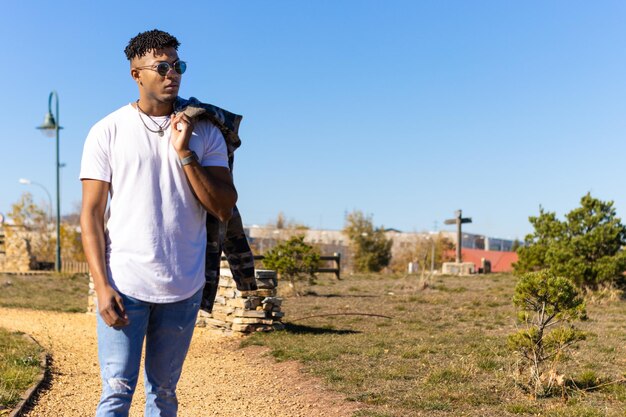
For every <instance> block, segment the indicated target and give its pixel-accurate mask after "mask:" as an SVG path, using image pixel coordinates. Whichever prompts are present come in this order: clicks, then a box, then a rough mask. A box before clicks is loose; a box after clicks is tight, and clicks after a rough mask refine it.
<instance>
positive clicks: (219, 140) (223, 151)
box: [198, 122, 228, 168]
mask: <svg viewBox="0 0 626 417" xmlns="http://www.w3.org/2000/svg"><path fill="white" fill-rule="evenodd" d="M203 128H205V129H206V131H205V134H206V136H205V138H206V140H205V141H204V152H202V155H198V157H199V158H200V165H202V166H203V167H210V166H217V167H225V168H228V150H227V148H226V141H225V140H224V136H223V135H222V132H220V130H219V129H218V128H217V127H215V126H214V125H213V124H211V123H209V122H204V126H203Z"/></svg>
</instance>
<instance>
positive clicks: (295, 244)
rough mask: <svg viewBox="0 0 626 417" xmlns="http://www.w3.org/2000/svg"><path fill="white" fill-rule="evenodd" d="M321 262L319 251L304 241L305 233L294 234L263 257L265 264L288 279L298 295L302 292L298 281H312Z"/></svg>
mask: <svg viewBox="0 0 626 417" xmlns="http://www.w3.org/2000/svg"><path fill="white" fill-rule="evenodd" d="M319 263H320V255H319V253H318V252H317V251H316V250H315V248H313V247H312V246H310V245H308V244H307V243H305V242H304V235H299V236H294V237H292V238H291V239H289V240H287V241H285V242H283V243H281V244H279V245H277V246H275V247H274V248H272V249H271V250H270V251H269V252H267V253H266V254H265V257H264V259H263V266H264V267H265V268H268V269H273V270H275V271H276V272H278V274H279V276H280V277H281V278H286V279H288V280H289V283H290V285H291V287H292V288H293V289H294V291H295V293H296V294H297V295H299V294H300V293H299V292H298V290H297V288H296V281H299V280H304V279H306V280H308V282H309V283H312V282H313V280H314V279H315V272H316V271H317V268H318V267H319Z"/></svg>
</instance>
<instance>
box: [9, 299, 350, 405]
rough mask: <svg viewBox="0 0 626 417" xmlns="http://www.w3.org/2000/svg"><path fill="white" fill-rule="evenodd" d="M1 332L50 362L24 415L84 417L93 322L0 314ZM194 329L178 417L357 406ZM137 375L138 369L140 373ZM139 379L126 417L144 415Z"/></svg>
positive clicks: (290, 367) (91, 391)
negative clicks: (31, 345)
mask: <svg viewBox="0 0 626 417" xmlns="http://www.w3.org/2000/svg"><path fill="white" fill-rule="evenodd" d="M0 327H4V328H7V329H9V330H14V331H22V332H25V333H28V334H30V335H31V336H33V337H34V338H35V339H36V340H37V341H38V342H39V343H40V344H41V345H42V346H43V347H44V348H45V349H46V350H48V352H50V354H51V356H52V369H51V370H52V379H51V384H50V385H51V386H50V388H49V389H48V390H45V391H43V392H42V393H41V394H40V395H39V399H38V400H37V403H36V404H35V406H34V407H33V409H32V410H31V411H30V412H29V413H27V414H26V417H88V416H93V415H94V410H95V406H96V404H97V402H98V397H99V395H100V377H99V368H98V361H97V352H96V349H97V348H96V334H95V316H91V315H87V314H67V313H54V312H44V311H32V310H22V309H7V308H0ZM237 343H238V342H237V341H236V340H233V339H232V338H226V337H222V336H219V335H215V334H213V333H211V332H209V331H207V330H206V329H203V328H197V329H196V332H195V334H194V338H193V341H192V343H191V348H190V351H189V355H188V356H187V361H186V362H185V368H184V369H183V375H182V378H181V380H180V383H179V384H178V397H179V402H180V407H179V413H178V415H179V417H204V416H224V417H228V416H233V417H234V416H236V417H252V416H254V417H266V416H267V417H270V416H271V417H279V416H284V417H300V416H302V417H304V416H306V417H317V416H320V417H322V416H326V417H340V416H341V417H343V416H346V417H347V416H352V415H353V413H354V411H355V410H356V409H357V406H358V405H357V404H355V403H352V402H348V401H346V400H344V399H343V397H342V396H340V395H338V394H334V393H331V392H329V391H326V390H324V389H323V388H322V387H321V385H320V382H319V381H317V380H315V379H313V378H311V377H310V376H308V375H305V374H303V373H301V372H300V371H299V365H298V364H297V363H295V362H285V363H276V362H275V361H274V360H273V359H271V357H268V356H265V355H264V352H265V350H263V349H262V348H259V347H249V348H245V349H237V348H236V347H237ZM142 372H143V371H142ZM143 401H144V390H143V381H142V380H140V381H139V383H138V386H137V392H136V393H135V398H134V400H133V407H132V408H131V412H130V416H131V417H140V416H141V415H142V414H143V407H142V405H143Z"/></svg>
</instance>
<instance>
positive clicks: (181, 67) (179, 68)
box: [135, 61, 187, 77]
mask: <svg viewBox="0 0 626 417" xmlns="http://www.w3.org/2000/svg"><path fill="white" fill-rule="evenodd" d="M135 69H138V70H140V69H151V70H152V71H156V72H158V73H159V75H160V76H162V77H165V76H166V75H167V74H169V72H170V70H171V69H173V70H174V71H176V73H177V74H181V75H182V74H184V73H185V71H186V70H187V63H186V62H185V61H176V62H174V64H170V63H169V62H167V61H161V62H159V63H158V64H154V65H146V66H145V67H136V68H135Z"/></svg>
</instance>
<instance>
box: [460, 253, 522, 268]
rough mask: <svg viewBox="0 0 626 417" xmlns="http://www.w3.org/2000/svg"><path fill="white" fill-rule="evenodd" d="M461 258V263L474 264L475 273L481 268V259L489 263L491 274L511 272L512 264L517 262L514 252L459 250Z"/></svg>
mask: <svg viewBox="0 0 626 417" xmlns="http://www.w3.org/2000/svg"><path fill="white" fill-rule="evenodd" d="M461 256H462V257H463V262H472V263H473V264H474V266H475V268H474V270H475V271H478V268H480V267H481V265H482V264H481V261H482V259H483V258H485V259H486V260H488V261H490V262H491V272H513V264H514V263H515V262H517V253H516V252H498V251H493V250H482V249H467V248H461Z"/></svg>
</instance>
